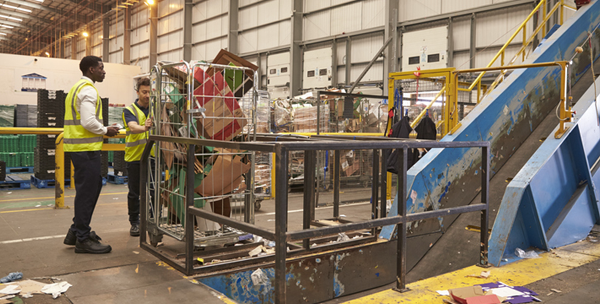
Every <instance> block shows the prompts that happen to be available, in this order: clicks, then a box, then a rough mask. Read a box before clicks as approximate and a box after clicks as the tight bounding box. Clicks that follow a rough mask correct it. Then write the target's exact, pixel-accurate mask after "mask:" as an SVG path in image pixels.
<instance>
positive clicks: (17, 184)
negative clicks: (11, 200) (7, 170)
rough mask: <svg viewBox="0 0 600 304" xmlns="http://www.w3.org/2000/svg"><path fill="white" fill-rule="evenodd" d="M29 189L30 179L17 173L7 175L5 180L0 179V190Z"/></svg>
mask: <svg viewBox="0 0 600 304" xmlns="http://www.w3.org/2000/svg"><path fill="white" fill-rule="evenodd" d="M21 189H31V181H29V180H26V179H23V178H21V177H20V176H17V175H7V176H6V180H4V181H0V190H21Z"/></svg>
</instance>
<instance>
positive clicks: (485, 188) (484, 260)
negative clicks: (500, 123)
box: [479, 147, 490, 266]
mask: <svg viewBox="0 0 600 304" xmlns="http://www.w3.org/2000/svg"><path fill="white" fill-rule="evenodd" d="M481 168H482V169H483V172H482V173H483V174H481V193H480V194H479V195H480V196H481V203H482V204H485V209H484V210H481V239H480V242H481V244H480V246H481V248H480V258H479V265H481V266H488V225H489V223H488V211H489V181H490V148H489V147H482V148H481Z"/></svg>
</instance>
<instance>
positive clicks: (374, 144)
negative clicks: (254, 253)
mask: <svg viewBox="0 0 600 304" xmlns="http://www.w3.org/2000/svg"><path fill="white" fill-rule="evenodd" d="M261 139H262V138H261V136H257V140H259V141H258V142H247V143H244V142H228V141H218V140H203V139H192V138H175V137H166V136H156V135H151V136H150V138H149V141H150V142H149V143H150V144H149V145H147V146H146V150H145V151H144V154H143V156H142V173H141V179H142V180H141V184H142V185H146V179H147V171H148V167H149V166H148V155H149V153H150V149H149V148H148V147H150V146H152V143H154V142H157V144H160V143H161V142H171V143H177V144H180V145H186V146H187V151H188V152H187V153H188V157H189V158H191V157H193V153H194V152H193V151H194V149H195V147H196V146H211V147H219V148H226V149H235V150H247V151H260V152H267V153H274V154H275V155H276V156H275V158H276V162H275V167H276V168H275V170H276V171H277V174H276V179H277V182H276V192H275V193H276V194H275V195H276V198H275V231H272V230H268V229H265V228H261V227H258V226H256V225H252V224H249V223H244V222H240V221H236V220H234V219H231V218H228V217H226V216H223V215H220V214H215V213H212V212H207V211H204V210H202V209H200V208H196V207H194V200H193V197H194V192H193V188H194V187H193V186H194V174H193V170H194V169H193V167H191V166H190V167H188V168H187V170H188V173H189V174H188V175H187V177H186V183H187V187H186V191H187V194H186V198H185V204H186V208H187V211H188V212H186V222H190V223H191V222H193V220H194V216H199V217H202V218H205V219H208V220H211V221H215V222H218V223H219V224H223V225H228V226H231V227H233V228H235V229H239V230H242V231H245V232H247V233H252V234H255V235H258V236H261V237H264V238H266V239H268V240H274V241H275V253H274V254H270V255H267V256H263V257H257V258H246V259H242V260H235V261H228V262H227V263H223V264H221V265H218V264H217V265H197V264H196V265H194V242H193V232H194V231H193V229H194V228H193V225H186V227H185V230H186V231H185V233H186V234H185V237H184V240H185V253H184V254H181V255H179V256H178V257H180V258H183V259H184V260H183V261H182V260H180V259H178V258H176V257H170V256H168V255H167V253H166V252H167V250H165V249H164V248H163V249H157V248H154V247H153V246H151V245H150V244H149V243H147V241H146V240H147V238H146V230H147V228H148V221H147V215H148V212H149V210H148V204H147V202H148V199H149V197H148V196H147V194H146V191H145V189H142V190H141V192H140V193H141V201H142V204H143V207H142V208H141V210H140V211H141V226H140V228H141V235H140V247H141V248H143V249H145V250H147V251H148V252H150V253H151V254H153V255H155V256H157V257H159V258H160V259H162V260H163V261H165V262H166V263H167V264H169V265H170V266H172V267H174V268H175V269H177V270H179V271H181V272H183V273H185V274H186V275H191V274H194V273H202V272H204V273H206V272H211V271H216V270H233V269H239V267H241V266H251V265H258V264H259V263H260V264H261V265H263V266H262V267H264V264H263V263H265V262H274V268H275V283H274V286H275V290H274V293H275V297H274V298H275V302H276V303H285V301H286V261H287V258H288V257H291V256H298V255H299V254H308V253H315V252H321V251H323V250H324V249H325V250H326V249H339V248H340V245H342V246H343V245H344V244H326V245H323V246H319V247H317V248H314V247H313V248H311V246H310V244H311V239H314V238H320V237H325V236H331V235H337V234H339V233H343V232H350V231H357V230H368V229H371V231H372V232H371V237H370V238H369V239H368V241H371V242H373V243H376V242H378V238H377V235H376V230H375V229H376V228H377V227H382V226H387V225H396V226H397V228H398V240H397V269H396V282H397V286H396V287H397V290H399V291H406V272H407V268H406V267H407V266H406V256H407V230H406V229H407V224H408V223H409V222H413V221H419V220H423V219H428V218H437V217H440V216H444V215H452V214H459V213H464V212H475V211H479V212H481V240H480V241H481V242H480V262H479V264H480V265H482V266H487V264H488V263H487V246H488V245H487V244H488V190H489V186H488V183H489V166H490V165H489V164H490V143H489V142H482V141H478V142H437V141H423V140H398V139H389V138H381V137H379V138H374V137H356V138H353V139H351V140H344V138H342V137H338V138H335V139H333V140H332V139H330V138H327V137H320V138H312V139H304V140H292V139H290V140H289V141H284V140H282V141H277V142H274V141H272V139H271V141H264V142H260V140H261ZM267 140H269V139H268V138H267ZM465 147H470V148H481V153H482V158H481V159H482V160H481V168H482V173H483V174H482V175H481V183H482V185H481V203H476V204H471V205H467V206H460V207H454V208H446V209H439V210H433V211H427V212H421V213H413V214H407V212H406V198H407V197H408V195H407V194H408V192H407V176H406V174H407V173H406V172H407V170H408V166H407V161H408V158H407V157H408V150H409V149H412V148H465ZM348 149H355V150H361V149H362V150H372V151H373V155H377V157H374V160H373V162H374V164H375V163H377V164H378V165H374V166H373V176H377V177H378V178H374V180H373V184H372V202H373V204H372V207H371V208H372V219H371V220H366V221H363V222H353V223H348V222H346V223H342V224H340V225H336V226H330V227H321V228H314V229H312V228H311V224H312V221H313V217H314V212H313V210H314V203H315V202H314V198H315V196H314V193H315V170H314V166H315V163H314V162H315V157H313V156H315V155H316V153H317V152H318V151H321V150H334V151H335V153H336V154H337V155H339V154H340V153H339V152H341V150H348ZM392 149H399V162H400V170H399V172H400V174H399V176H398V195H399V197H401V198H405V199H402V200H400V203H399V215H397V216H393V217H385V216H386V213H385V209H386V197H387V193H386V191H387V187H386V174H380V173H379V172H382V173H385V172H386V167H387V165H386V162H385V161H383V162H379V156H380V155H381V156H382V159H387V158H386V155H387V153H388V152H389V151H391V150H392ZM292 151H304V153H305V155H306V156H307V158H306V160H307V161H305V163H304V166H305V178H304V187H305V191H304V200H303V211H304V212H303V222H302V227H303V228H302V230H298V231H291V232H289V231H288V224H289V221H288V191H287V190H288V183H287V176H288V173H289V168H288V162H289V154H290V152H292ZM309 168H310V170H309ZM335 168H337V170H339V166H336V167H335ZM380 170H381V171H380ZM335 174H339V172H337V173H335ZM338 180H339V179H338ZM379 190H380V191H381V195H379ZM334 191H336V193H337V197H338V201H339V184H338V185H336V186H334ZM333 211H334V217H335V216H336V213H337V216H338V217H339V203H338V205H337V206H334V210H333ZM298 241H302V242H301V243H302V244H301V245H297V244H294V243H293V242H298ZM349 242H350V243H348V245H349V244H352V243H351V241H349ZM288 247H289V248H291V249H289V250H290V251H289V252H288ZM318 250H321V251H318Z"/></svg>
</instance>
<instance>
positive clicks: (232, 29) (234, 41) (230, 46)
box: [186, 0, 240, 55]
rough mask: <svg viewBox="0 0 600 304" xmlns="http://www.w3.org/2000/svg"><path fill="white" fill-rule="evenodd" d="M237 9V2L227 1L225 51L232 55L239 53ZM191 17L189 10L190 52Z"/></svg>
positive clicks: (233, 0) (236, 0)
mask: <svg viewBox="0 0 600 304" xmlns="http://www.w3.org/2000/svg"><path fill="white" fill-rule="evenodd" d="M187 1H190V2H192V0H186V2H187ZM186 4H187V3H186ZM190 5H191V4H190ZM239 7H240V5H239V0H229V12H228V13H227V14H228V17H229V32H228V33H227V50H228V51H229V52H231V53H233V54H238V53H239V49H238V30H239V23H238V18H239ZM191 17H192V15H191V10H190V50H191V42H192V36H191V26H192V22H191ZM190 55H191V53H190Z"/></svg>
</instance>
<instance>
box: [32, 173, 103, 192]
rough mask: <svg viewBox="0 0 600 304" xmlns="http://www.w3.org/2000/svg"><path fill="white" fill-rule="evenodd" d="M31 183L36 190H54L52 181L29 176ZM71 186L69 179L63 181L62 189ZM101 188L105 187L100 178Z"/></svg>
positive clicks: (53, 181) (54, 182) (54, 184)
mask: <svg viewBox="0 0 600 304" xmlns="http://www.w3.org/2000/svg"><path fill="white" fill-rule="evenodd" d="M31 183H32V184H33V185H34V186H35V187H36V188H38V189H42V188H54V187H55V186H56V181H55V180H53V179H39V178H37V177H35V176H33V175H32V176H31ZM70 184H71V180H70V179H65V184H64V187H66V186H69V185H70ZM102 186H106V178H104V177H103V178H102Z"/></svg>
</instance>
